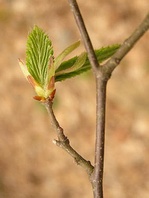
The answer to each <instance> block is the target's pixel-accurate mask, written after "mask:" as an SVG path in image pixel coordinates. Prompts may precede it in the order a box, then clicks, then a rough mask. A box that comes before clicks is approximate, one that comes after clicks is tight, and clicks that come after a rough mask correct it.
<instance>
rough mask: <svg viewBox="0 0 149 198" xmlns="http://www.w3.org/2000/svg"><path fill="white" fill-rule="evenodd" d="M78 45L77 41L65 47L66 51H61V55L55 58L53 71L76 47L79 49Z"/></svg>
mask: <svg viewBox="0 0 149 198" xmlns="http://www.w3.org/2000/svg"><path fill="white" fill-rule="evenodd" d="M79 45H80V41H77V42H75V43H73V44H72V45H70V46H69V47H67V48H66V49H64V51H62V53H60V54H59V55H58V56H57V57H56V58H55V63H54V65H55V70H56V69H58V67H59V66H60V65H61V63H62V61H63V60H64V58H65V57H66V56H67V55H68V54H70V53H71V52H72V51H73V50H75V49H76V48H77V47H79Z"/></svg>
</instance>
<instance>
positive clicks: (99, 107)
mask: <svg viewBox="0 0 149 198" xmlns="http://www.w3.org/2000/svg"><path fill="white" fill-rule="evenodd" d="M68 1H69V4H70V6H71V8H72V12H73V14H74V17H75V20H76V23H77V25H78V28H79V30H80V33H81V36H82V40H83V42H84V45H85V48H86V51H87V53H88V57H89V61H90V63H91V66H92V69H93V71H94V74H95V77H96V102H97V104H96V143H95V168H94V171H93V173H92V175H91V178H90V179H91V183H92V186H93V193H94V198H103V170H104V138H105V114H106V113H105V109H106V85H107V81H108V80H109V78H110V76H111V73H112V71H113V70H114V69H115V67H116V66H117V65H118V64H119V63H120V61H121V60H122V58H123V57H124V56H125V55H126V54H127V53H128V52H129V51H130V49H132V47H133V45H134V44H135V43H136V42H137V41H138V40H139V39H140V38H141V36H143V34H144V33H145V32H146V31H147V30H148V28H149V13H148V15H147V16H146V18H145V19H144V21H143V22H142V23H141V25H140V26H139V27H138V28H137V29H136V31H135V32H134V33H133V34H132V35H131V36H130V37H129V38H128V39H127V40H125V41H124V43H123V45H122V46H121V47H120V49H119V50H118V51H117V52H116V53H115V54H114V55H113V56H112V58H111V59H110V60H109V61H107V62H106V64H105V65H103V66H101V65H99V64H98V61H97V59H96V56H95V53H94V50H93V46H92V43H91V40H90V38H89V35H88V32H87V30H86V27H85V24H84V21H83V18H82V15H81V13H80V10H79V7H78V4H77V2H76V0H68Z"/></svg>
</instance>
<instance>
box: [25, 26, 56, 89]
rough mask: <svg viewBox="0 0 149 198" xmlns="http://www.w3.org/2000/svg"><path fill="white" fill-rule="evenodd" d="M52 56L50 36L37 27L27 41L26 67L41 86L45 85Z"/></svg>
mask: <svg viewBox="0 0 149 198" xmlns="http://www.w3.org/2000/svg"><path fill="white" fill-rule="evenodd" d="M52 55H53V48H52V43H51V41H50V39H49V37H48V35H46V34H45V33H44V32H43V30H42V29H40V28H39V27H37V26H35V27H34V28H33V30H32V31H31V32H30V34H29V35H28V39H27V50H26V65H27V68H28V71H29V73H30V74H31V75H32V76H33V77H34V79H35V80H36V81H37V82H38V83H39V84H40V85H41V86H43V85H44V84H45V79H46V77H47V74H48V72H49V60H50V57H51V56H52Z"/></svg>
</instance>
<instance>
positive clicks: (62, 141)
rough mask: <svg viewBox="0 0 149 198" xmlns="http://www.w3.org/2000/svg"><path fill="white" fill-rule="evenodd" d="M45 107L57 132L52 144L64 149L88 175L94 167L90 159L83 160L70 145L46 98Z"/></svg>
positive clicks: (49, 101)
mask: <svg viewBox="0 0 149 198" xmlns="http://www.w3.org/2000/svg"><path fill="white" fill-rule="evenodd" d="M43 104H44V106H45V107H46V109H47V111H48V114H49V117H50V121H51V124H52V125H53V127H54V129H55V132H56V134H57V137H58V140H54V141H53V142H54V144H56V145H57V146H58V147H60V148H62V149H64V150H65V151H66V152H67V153H68V154H69V155H70V156H71V157H73V159H74V160H75V162H76V163H77V164H78V165H80V166H81V167H83V168H84V169H85V171H86V172H87V174H88V175H89V176H90V175H91V174H92V172H93V169H94V167H93V166H92V165H91V162H90V161H87V160H85V159H84V158H83V157H82V156H81V155H80V154H79V153H77V152H76V151H75V150H74V149H73V148H72V146H71V145H70V142H69V139H68V138H67V137H66V136H65V134H64V131H63V128H62V127H61V126H60V125H59V123H58V121H57V119H56V117H55V115H54V112H53V108H52V101H51V100H49V99H47V100H46V101H45V102H44V103H43Z"/></svg>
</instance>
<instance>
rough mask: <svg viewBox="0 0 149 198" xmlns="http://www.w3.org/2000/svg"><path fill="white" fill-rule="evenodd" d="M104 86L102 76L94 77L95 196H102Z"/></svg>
mask: <svg viewBox="0 0 149 198" xmlns="http://www.w3.org/2000/svg"><path fill="white" fill-rule="evenodd" d="M106 86H107V81H106V80H104V79H103V78H102V77H99V78H96V101H97V104H96V143H95V166H94V172H93V174H92V179H91V181H92V185H93V193H94V197H95V198H103V172H104V143H105V114H106Z"/></svg>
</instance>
